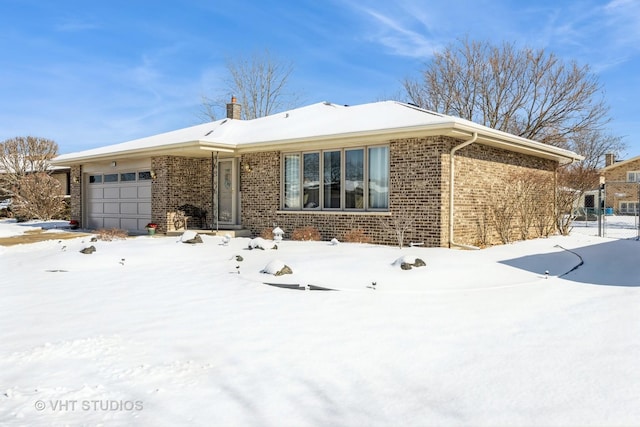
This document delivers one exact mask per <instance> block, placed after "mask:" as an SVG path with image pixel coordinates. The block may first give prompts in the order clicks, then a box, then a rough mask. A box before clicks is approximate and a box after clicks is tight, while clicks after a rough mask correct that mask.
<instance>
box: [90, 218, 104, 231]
mask: <svg viewBox="0 0 640 427" xmlns="http://www.w3.org/2000/svg"><path fill="white" fill-rule="evenodd" d="M89 228H92V229H97V228H104V221H103V218H100V217H93V218H89Z"/></svg>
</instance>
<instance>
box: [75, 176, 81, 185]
mask: <svg viewBox="0 0 640 427" xmlns="http://www.w3.org/2000/svg"><path fill="white" fill-rule="evenodd" d="M79 182H80V178H79V177H77V176H74V177H73V183H74V184H78V183H79Z"/></svg>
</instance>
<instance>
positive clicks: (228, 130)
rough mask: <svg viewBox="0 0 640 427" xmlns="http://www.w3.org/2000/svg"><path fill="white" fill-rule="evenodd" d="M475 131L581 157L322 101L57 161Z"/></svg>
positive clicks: (390, 110)
mask: <svg viewBox="0 0 640 427" xmlns="http://www.w3.org/2000/svg"><path fill="white" fill-rule="evenodd" d="M474 132H477V133H478V142H480V143H484V144H489V145H497V146H501V147H503V148H507V149H510V150H513V151H520V152H527V153H531V154H537V155H539V156H542V157H548V158H554V159H557V160H559V161H561V162H563V163H565V162H570V161H573V160H581V159H582V157H581V156H579V155H577V154H575V153H573V152H571V151H568V150H563V149H560V148H557V147H553V146H550V145H546V144H541V143H538V142H535V141H531V140H528V139H525V138H520V137H517V136H514V135H510V134H508V133H505V132H501V131H497V130H494V129H491V128H488V127H486V126H482V125H478V124H476V123H473V122H470V121H468V120H464V119H460V118H457V117H452V116H447V115H444V114H438V113H435V112H432V111H428V110H424V109H421V108H418V107H415V106H413V105H410V104H404V103H400V102H396V101H381V102H374V103H368V104H361V105H354V106H344V105H337V104H332V103H329V102H320V103H317V104H312V105H308V106H306V107H302V108H296V109H293V110H289V111H285V112H282V113H277V114H273V115H270V116H266V117H261V118H257V119H253V120H235V119H222V120H217V121H214V122H210V123H204V124H201V125H196V126H191V127H188V128H184V129H178V130H175V131H171V132H167V133H162V134H158V135H153V136H149V137H145V138H140V139H136V140H132V141H128V142H123V143H120V144H115V145H109V146H104V147H100V148H95V149H91V150H86V151H81V152H77V153H70V154H64V155H61V156H59V157H57V158H56V159H55V160H54V162H55V163H56V164H61V165H69V164H74V163H79V162H84V161H92V160H100V159H106V158H115V157H124V156H142V155H146V156H149V155H151V154H154V155H160V154H171V153H176V154H178V153H182V154H188V155H192V156H194V155H198V154H199V155H200V156H206V155H208V154H207V153H210V152H211V151H220V152H232V153H237V152H247V151H261V150H267V149H272V148H275V147H280V148H282V147H283V146H291V145H294V144H313V143H314V142H318V143H323V142H324V143H326V142H328V141H331V140H334V141H340V142H342V143H345V142H346V141H348V140H353V141H356V140H358V139H361V140H363V141H369V142H373V141H375V139H376V138H378V139H379V140H380V141H382V140H385V139H386V140H389V139H392V138H399V137H412V136H413V137H417V136H424V135H435V134H439V135H450V136H455V137H457V138H460V139H467V138H470V137H471V136H472V134H473V133H474ZM303 149H304V148H303Z"/></svg>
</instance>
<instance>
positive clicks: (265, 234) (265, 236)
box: [260, 228, 273, 240]
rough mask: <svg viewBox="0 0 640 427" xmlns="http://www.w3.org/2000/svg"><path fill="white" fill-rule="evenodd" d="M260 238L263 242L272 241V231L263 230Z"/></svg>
mask: <svg viewBox="0 0 640 427" xmlns="http://www.w3.org/2000/svg"><path fill="white" fill-rule="evenodd" d="M260 237H262V238H263V239H265V240H273V231H272V230H271V229H270V228H265V229H263V230H262V231H261V232H260Z"/></svg>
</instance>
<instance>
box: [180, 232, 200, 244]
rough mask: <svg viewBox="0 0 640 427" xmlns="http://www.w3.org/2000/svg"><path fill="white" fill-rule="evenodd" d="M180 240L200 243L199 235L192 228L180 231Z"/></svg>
mask: <svg viewBox="0 0 640 427" xmlns="http://www.w3.org/2000/svg"><path fill="white" fill-rule="evenodd" d="M180 241H181V242H182V243H191V244H195V243H202V237H200V235H199V234H198V233H196V232H195V231H193V230H187V231H185V232H184V233H182V236H180Z"/></svg>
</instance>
